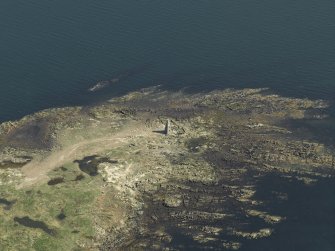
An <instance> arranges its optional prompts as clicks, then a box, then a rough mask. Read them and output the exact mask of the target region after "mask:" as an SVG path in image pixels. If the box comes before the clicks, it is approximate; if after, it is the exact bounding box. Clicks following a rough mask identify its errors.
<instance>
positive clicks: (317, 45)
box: [0, 0, 335, 121]
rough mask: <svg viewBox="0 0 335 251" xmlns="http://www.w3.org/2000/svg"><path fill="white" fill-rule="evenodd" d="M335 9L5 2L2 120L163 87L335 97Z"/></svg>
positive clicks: (223, 2) (319, 2)
mask: <svg viewBox="0 0 335 251" xmlns="http://www.w3.org/2000/svg"><path fill="white" fill-rule="evenodd" d="M334 13H335V2H334V1H332V0H307V1H306V0H296V1H291V0H282V1H278V0H256V1H248V0H234V1H231V0H212V1H201V0H199V1H190V0H184V1H179V0H178V1H177V0H169V1H153V0H151V1H130V0H128V1H121V0H120V1H118V0H114V1H112V0H99V1H93V0H80V1H79V0H73V1H65V0H58V1H51V0H43V1H40V0H2V1H0V34H1V35H0V121H4V120H8V119H16V118H19V117H21V116H23V115H25V114H28V113H32V112H34V111H37V110H40V109H44V108H48V107H54V106H64V105H75V104H83V103H89V102H93V101H96V100H99V99H103V98H106V97H110V96H112V95H120V94H122V93H124V92H126V91H130V90H134V89H137V88H140V87H145V86H151V85H156V84H163V85H164V86H165V87H166V88H169V89H172V88H174V89H175V88H177V89H178V88H181V87H184V86H191V88H190V89H191V90H203V89H213V88H224V87H245V86H248V87H258V86H267V87H271V88H272V89H274V90H275V91H277V92H280V93H282V94H285V95H290V96H300V97H301V96H302V97H311V98H325V99H334V96H335V83H334V79H335V73H334V69H335V49H334V44H335V38H334V27H335V15H334ZM120 76H122V77H120ZM118 77H120V81H119V82H118V83H117V84H114V85H111V86H110V87H109V88H106V90H104V91H102V92H96V93H89V92H87V89H88V88H89V87H90V86H92V85H94V83H96V82H97V81H99V80H105V79H111V78H118Z"/></svg>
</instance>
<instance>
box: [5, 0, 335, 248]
mask: <svg viewBox="0 0 335 251" xmlns="http://www.w3.org/2000/svg"><path fill="white" fill-rule="evenodd" d="M104 80H115V81H110V82H112V83H111V84H108V85H107V86H105V88H103V89H100V90H97V91H95V92H89V91H88V89H89V88H91V87H92V86H94V85H95V84H96V83H98V82H99V81H104ZM153 85H162V86H163V88H166V89H171V90H178V89H181V88H184V87H188V88H187V91H196V92H197V91H204V90H212V89H222V88H227V87H234V88H242V87H269V88H271V90H273V92H275V93H278V94H281V95H285V96H291V97H303V98H305V97H306V98H312V99H320V98H321V99H326V100H328V101H329V102H330V103H334V100H335V1H334V0H253V1H252V0H210V1H208V0H166V1H163V0H162V1H159V0H145V1H144V0H143V1H140V0H57V1H55V0H1V1H0V121H6V120H13V119H19V118H20V117H22V116H24V115H26V114H30V113H33V112H36V111H39V110H41V109H45V108H50V107H62V106H69V105H84V104H92V103H95V102H100V101H103V100H105V99H108V98H110V97H113V96H118V95H122V94H124V93H126V92H129V91H133V90H137V89H139V88H143V87H149V86H153ZM330 114H333V115H334V114H335V112H334V110H330ZM334 121H335V120H334V117H331V118H330V119H328V120H327V121H326V122H325V123H323V122H322V123H319V122H315V121H305V122H304V123H303V124H302V125H301V127H304V128H308V129H310V130H311V131H312V130H313V131H314V133H315V134H314V135H315V139H316V140H319V141H322V140H324V142H327V143H330V145H331V144H332V145H333V146H334V140H333V139H334V135H335V126H334V125H335V122H334ZM331 135H332V136H331ZM329 138H332V140H330V141H329ZM321 139H322V140H321ZM327 140H328V141H327ZM319 190H320V189H319ZM319 190H318V191H319ZM299 191H300V190H299ZM304 191H305V190H304ZM320 191H323V190H320ZM325 191H328V193H325V194H326V195H325V197H324V198H323V197H322V198H323V200H322V203H323V204H322V203H321V204H320V203H319V202H318V199H319V198H321V197H320V196H319V195H316V196H314V195H313V193H311V194H312V195H313V196H314V197H313V198H310V199H308V200H306V201H305V202H306V203H307V202H308V203H309V201H310V200H311V201H312V200H315V203H314V202H313V203H312V204H313V205H314V206H315V205H316V206H317V205H325V207H324V208H325V210H326V213H327V215H325V216H324V215H323V214H324V212H323V211H322V210H323V209H322V208H320V207H318V210H319V211H317V212H316V211H315V212H316V213H315V214H311V215H310V216H309V218H308V219H307V220H305V218H304V219H302V218H301V221H298V223H299V224H300V223H301V224H300V225H299V228H297V229H300V230H301V229H302V230H304V231H302V232H301V233H300V234H299V231H298V232H294V233H293V232H292V231H293V230H292V229H291V228H290V229H291V230H290V231H291V232H290V231H287V230H286V228H283V231H282V232H280V231H279V235H276V236H277V237H278V236H279V237H278V238H277V237H276V236H275V238H277V239H275V240H278V241H277V242H276V241H273V242H271V243H270V244H271V245H272V248H273V249H271V250H288V249H285V248H280V247H278V248H276V245H277V244H278V243H283V242H282V240H286V239H288V238H289V239H290V240H292V241H293V242H294V241H295V240H296V241H297V242H299V243H300V244H301V243H305V242H304V240H308V241H309V242H308V245H305V246H304V247H305V248H306V247H307V249H304V250H332V248H334V245H335V244H334V236H333V234H334V233H335V230H334V229H335V222H334V217H333V216H332V214H333V213H334V208H335V206H334V205H335V202H334V197H333V195H334V194H335V192H334V191H335V188H334V183H330V185H327V187H326V188H325ZM293 192H294V191H293ZM322 194H324V193H322ZM312 195H311V196H312ZM327 196H328V197H327ZM293 198H294V197H293ZM306 203H305V204H306ZM308 203H307V204H308ZM305 204H299V205H300V206H301V205H305ZM307 204H306V205H307ZM290 205H291V204H290ZM292 205H293V207H294V208H293V209H291V208H289V209H288V210H298V209H299V210H300V209H301V210H303V208H300V206H299V207H295V206H294V205H295V204H294V203H293V204H292ZM307 206H308V207H309V206H310V204H308V205H307ZM307 206H306V207H307ZM297 208H298V209H297ZM311 208H313V207H311ZM329 212H330V213H329ZM297 214H298V215H300V213H299V212H297V211H294V215H297ZM320 215H321V216H322V219H323V220H320V221H318V222H317V223H316V224H317V226H316V227H314V226H315V224H314V223H315V222H314V221H313V219H314V218H317V219H319V218H320V217H321V216H320ZM328 215H329V217H330V218H329V217H328ZM319 216H320V217H319ZM318 217H319V218H318ZM320 219H321V218H320ZM304 224H305V225H304ZM306 231H307V232H306ZM322 231H326V232H325V234H323V232H322ZM291 234H293V235H294V234H297V236H298V237H297V238H295V237H292V236H291V237H290V236H288V235H291ZM332 236H333V237H332ZM320 243H321V244H320ZM262 245H263V247H266V245H268V244H260V246H259V247H262ZM271 245H270V246H271ZM273 245H274V246H273ZM284 246H285V247H294V246H296V247H297V245H294V243H293V244H292V245H290V244H289V243H285V245H284ZM298 246H299V245H298ZM318 247H322V249H319V248H318ZM250 250H261V249H257V247H256V248H255V249H254V248H251V249H250ZM262 250H263V249H262ZM264 250H265V249H264ZM266 250H270V249H266ZM291 250H298V249H294V248H293V249H291Z"/></svg>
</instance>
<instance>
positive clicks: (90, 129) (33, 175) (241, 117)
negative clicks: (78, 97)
mask: <svg viewBox="0 0 335 251" xmlns="http://www.w3.org/2000/svg"><path fill="white" fill-rule="evenodd" d="M326 108H327V103H326V102H324V101H322V100H314V101H312V100H307V99H294V98H285V97H280V96H278V95H273V94H269V93H268V90H266V89H243V90H231V89H228V90H223V91H214V92H210V93H201V94H186V93H183V92H174V93H173V92H168V91H161V90H159V88H150V89H144V90H141V91H138V92H133V93H129V94H128V95H126V96H123V97H119V98H115V99H112V100H110V101H109V102H106V103H104V104H100V105H97V106H92V107H72V108H62V109H49V110H45V111H42V112H39V113H37V114H34V115H30V116H27V117H25V118H23V119H22V120H19V121H16V122H6V123H3V124H1V125H0V181H1V182H0V191H1V196H0V197H1V198H3V199H6V201H12V200H16V203H15V204H14V205H12V206H11V209H10V210H4V211H3V213H2V214H0V217H1V218H3V222H4V223H5V226H6V231H7V232H8V234H3V233H1V236H2V237H0V238H1V240H0V243H5V244H2V245H5V246H4V247H5V250H7V249H10V248H12V247H14V248H20V247H22V246H26V245H29V247H31V248H32V249H35V250H43V249H42V248H43V247H44V248H45V247H47V248H50V250H52V248H51V247H53V245H56V244H57V243H61V242H63V243H65V244H63V245H65V246H63V248H64V247H65V248H66V249H67V250H78V249H81V250H83V249H84V250H118V249H120V250H124V249H130V250H133V249H134V250H148V249H150V250H185V249H192V250H197V249H198V250H204V249H212V250H248V247H250V246H252V245H259V247H265V246H266V245H269V244H268V243H267V240H273V242H275V241H277V239H278V240H281V239H280V238H282V236H285V234H283V233H281V231H282V230H281V229H282V228H283V226H286V225H285V224H288V223H290V222H291V221H292V215H293V216H294V214H293V213H292V214H291V211H292V210H293V209H291V208H290V207H289V205H291V204H292V205H295V204H294V201H293V202H292V198H295V196H298V195H295V194H294V195H292V194H291V193H292V191H299V196H298V198H300V192H301V194H302V195H301V196H302V198H303V196H304V193H305V192H304V190H305V189H306V191H309V190H312V188H313V187H318V186H321V185H320V184H321V183H320V182H326V183H327V182H328V181H329V180H331V181H333V179H334V174H335V173H334V170H335V169H334V167H335V162H334V161H335V158H334V156H335V154H334V151H333V149H331V148H329V147H328V146H326V145H324V144H322V143H320V142H314V141H311V140H309V139H306V138H301V137H300V136H299V135H298V134H297V133H296V132H295V131H294V130H292V129H291V128H288V127H285V126H284V125H285V123H286V121H289V120H297V121H298V120H302V119H305V118H306V117H309V118H313V119H319V120H322V119H324V118H325V114H326V113H325V109H326ZM167 120H169V121H171V123H170V129H169V134H168V135H165V134H164V125H165V123H166V121H167ZM57 154H58V155H57ZM48 159H49V160H53V162H54V163H55V165H50V163H47V161H46V160H48ZM49 162H50V161H49ZM85 168H87V170H89V171H88V172H86V171H85V170H86V169H85ZM93 174H94V175H93ZM78 177H81V178H78ZM57 178H58V180H59V181H60V180H61V182H59V183H57V184H55V185H52V186H50V185H48V184H47V183H48V181H50V180H52V179H57ZM322 184H323V183H322ZM327 184H328V183H327ZM286 187H296V190H294V189H293V190H292V191H291V190H287V189H286ZM330 189H331V188H330ZM28 191H31V192H30V195H29V194H28V195H27V192H28ZM69 191H73V194H70V192H69ZM313 191H314V190H313ZM39 193H40V194H39ZM55 193H57V195H56V194H55ZM80 193H84V194H85V196H87V198H90V199H87V200H85V199H84V200H83V201H82V200H81V199H80V198H78V197H77V196H80V195H79V194H80ZM44 195H45V196H49V197H50V196H51V197H53V196H54V197H55V201H54V202H52V203H51V204H50V205H49V206H43V207H42V209H39V210H38V212H37V213H35V214H33V215H29V211H27V210H26V209H25V208H28V204H29V203H31V204H30V205H33V206H36V207H37V205H41V203H42V204H43V201H44V203H45V197H44ZM24 196H26V197H28V198H29V203H28V202H27V200H28V199H27V198H26V197H25V198H24V199H23V197H24ZM70 199H71V200H75V201H76V200H78V201H80V203H82V208H76V207H75V206H74V205H72V204H71V203H68V202H67V200H70ZM25 203H28V204H27V205H26V204H25ZM290 203H291V204H290ZM301 203H302V204H303V203H304V201H303V202H301ZM70 204H71V205H70ZM279 205H280V206H279ZM51 206H54V207H55V208H57V210H58V211H57V210H56V209H55V210H56V211H57V214H56V211H55V210H51V209H50V208H49V207H51ZM278 208H280V209H281V210H279V209H278ZM61 210H62V211H61ZM82 210H83V211H82ZM59 211H61V212H62V213H63V212H64V215H66V218H64V219H62V220H59V219H56V216H57V215H58V214H59ZM295 213H296V214H299V212H295ZM28 216H29V217H32V218H35V219H38V220H39V221H44V222H45V224H46V226H48V227H49V228H50V229H55V231H57V232H58V233H59V234H58V235H57V234H55V235H53V236H47V235H48V234H47V233H45V232H43V231H40V230H39V229H36V228H29V227H27V226H19V225H18V224H17V223H15V222H14V220H13V219H14V217H21V218H22V217H28ZM296 217H298V216H296ZM298 218H299V217H298ZM80 221H85V222H86V223H85V224H82V223H81V222H80ZM307 222H308V220H307ZM43 224H44V223H43ZM73 231H75V232H73ZM19 233H21V234H22V233H24V234H25V235H26V236H29V238H27V239H23V240H21V241H19V242H17V243H15V241H14V239H15V237H13V236H15V235H17V234H19ZM69 233H70V236H71V237H70V238H69V237H68V234H69ZM313 233H314V232H313ZM2 234H3V235H2ZM329 234H331V233H329ZM64 238H66V241H64V240H65V239H64ZM276 238H277V239H276ZM315 238H317V236H315ZM42 240H43V241H44V242H43V243H44V244H43V245H44V246H43V245H42V244H40V243H41V242H42ZM264 243H265V244H264ZM327 244H329V245H330V244H331V243H325V245H327ZM0 245H1V244H0ZM264 245H265V246H264ZM297 245H298V244H297ZM299 245H303V244H301V243H299ZM299 245H298V246H299ZM301 247H302V246H301ZM44 250H48V249H44ZM60 250H61V249H60ZM259 250H261V248H260V249H259ZM264 250H265V249H264Z"/></svg>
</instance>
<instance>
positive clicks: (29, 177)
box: [19, 123, 153, 188]
mask: <svg viewBox="0 0 335 251" xmlns="http://www.w3.org/2000/svg"><path fill="white" fill-rule="evenodd" d="M151 132H152V131H151V130H149V129H148V128H146V127H145V126H143V125H141V124H139V123H136V124H133V125H131V126H127V127H126V128H124V129H123V130H122V131H120V132H118V133H115V134H114V135H113V136H109V137H103V138H98V139H94V140H85V141H81V142H79V143H77V144H74V145H71V146H68V147H65V148H63V149H61V150H59V151H55V152H51V153H50V155H48V156H46V157H44V158H42V159H35V160H33V161H31V162H30V163H28V164H27V165H25V166H23V167H22V173H23V175H24V176H25V178H24V181H23V182H22V183H21V184H20V185H19V188H23V187H28V186H31V185H33V184H36V183H38V182H41V181H43V180H45V179H46V178H47V173H48V172H50V171H52V170H53V169H55V168H57V167H60V166H62V165H64V164H66V163H69V162H72V161H74V160H76V159H81V158H83V157H85V156H88V155H94V154H98V153H100V152H102V151H104V150H107V149H110V148H113V147H118V146H120V145H122V144H126V143H128V140H126V139H127V138H129V137H140V136H147V137H149V136H150V134H151ZM152 136H153V135H152V134H151V137H152Z"/></svg>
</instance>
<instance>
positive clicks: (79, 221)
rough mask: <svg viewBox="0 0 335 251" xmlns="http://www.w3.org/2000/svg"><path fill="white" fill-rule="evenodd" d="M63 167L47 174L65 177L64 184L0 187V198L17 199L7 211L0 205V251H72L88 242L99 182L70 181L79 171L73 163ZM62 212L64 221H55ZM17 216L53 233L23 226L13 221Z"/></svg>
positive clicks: (92, 179)
mask: <svg viewBox="0 0 335 251" xmlns="http://www.w3.org/2000/svg"><path fill="white" fill-rule="evenodd" d="M66 168H67V170H66V171H62V170H61V169H57V170H56V171H52V172H51V173H50V176H51V177H64V183H60V184H57V185H54V186H49V185H47V184H43V185H40V186H37V187H34V188H30V189H27V190H23V189H22V190H17V189H15V187H14V186H8V185H6V186H5V185H2V186H0V197H3V198H5V199H8V200H13V199H16V200H17V202H16V203H15V204H14V205H13V207H12V208H11V209H10V210H4V209H2V207H1V206H0V224H1V227H0V250H41V251H42V250H43V251H47V250H74V249H77V248H78V245H77V243H90V242H91V238H92V236H94V229H93V224H92V220H93V217H94V212H95V203H94V202H95V199H96V198H97V196H98V194H99V188H100V187H101V184H102V179H101V177H100V176H96V177H89V176H87V175H85V178H84V179H83V180H80V181H73V180H74V179H75V177H76V176H77V175H78V174H80V173H81V172H80V170H79V169H78V167H77V166H76V165H75V164H69V165H67V166H66ZM61 212H63V213H64V214H65V215H66V218H65V219H64V220H59V219H57V215H58V214H59V213H61ZM16 216H17V217H24V216H28V217H30V218H31V219H33V220H38V221H43V222H44V223H45V224H47V225H48V227H49V228H51V229H54V230H55V231H56V234H55V235H54V236H51V235H48V234H47V233H45V232H43V231H42V230H41V229H34V228H28V227H25V226H22V225H20V224H18V223H16V222H15V221H14V217H16ZM78 231H79V232H78Z"/></svg>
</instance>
